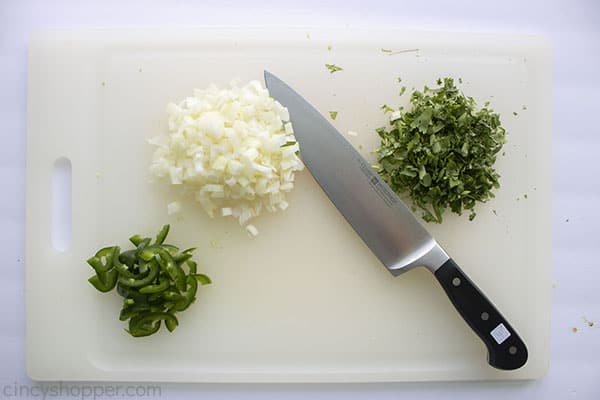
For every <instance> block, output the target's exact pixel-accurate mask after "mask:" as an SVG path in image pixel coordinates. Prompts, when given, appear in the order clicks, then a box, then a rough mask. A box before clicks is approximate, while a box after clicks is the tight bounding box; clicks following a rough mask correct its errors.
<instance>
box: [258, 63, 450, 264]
mask: <svg viewBox="0 0 600 400" xmlns="http://www.w3.org/2000/svg"><path fill="white" fill-rule="evenodd" d="M265 83H266V85H267V88H268V89H269V93H270V95H271V96H272V97H273V98H274V99H275V100H277V101H278V102H280V103H281V104H282V105H283V106H284V107H287V109H288V111H289V113H290V119H291V121H292V125H293V127H294V133H295V136H296V140H297V141H298V144H299V145H300V154H301V156H302V159H303V161H304V163H305V164H306V166H307V167H308V169H309V170H310V172H311V173H312V175H313V176H314V178H315V179H316V181H317V182H318V183H319V185H320V186H321V188H322V189H323V190H324V191H325V193H326V194H327V196H328V197H329V199H330V200H331V201H332V202H333V204H334V205H335V206H336V207H337V209H338V210H339V211H340V212H341V213H342V215H343V216H344V217H345V218H346V220H347V221H348V222H349V223H350V225H352V227H353V228H354V230H355V231H356V232H357V233H358V235H359V236H360V237H361V238H362V240H363V241H364V242H365V243H366V244H367V246H368V247H369V248H370V249H371V251H372V252H373V253H374V254H375V255H376V256H377V258H379V260H380V261H381V262H382V263H383V265H385V266H386V267H387V268H388V270H389V271H390V272H391V273H392V274H394V275H399V274H400V273H402V272H405V271H407V270H409V269H411V268H414V267H418V266H425V267H428V268H429V269H431V270H432V271H435V270H437V269H438V268H439V267H440V266H441V265H442V264H444V262H446V261H447V260H448V259H449V257H448V255H447V254H446V252H445V251H444V250H443V249H442V248H441V247H440V246H439V245H438V244H437V242H436V241H435V240H434V239H433V237H432V236H431V235H430V234H429V233H428V232H427V231H426V230H425V228H424V227H423V226H422V225H421V224H420V223H419V221H418V220H417V219H416V218H415V217H414V216H413V214H412V213H411V212H410V210H409V209H408V207H407V206H406V205H405V204H404V203H403V202H402V200H401V199H400V198H398V196H396V194H395V193H394V192H393V191H392V190H391V189H390V188H389V187H388V185H387V184H386V183H385V182H384V181H383V179H382V178H381V177H380V176H379V175H378V174H377V173H376V172H375V171H374V170H373V169H372V168H371V166H370V165H369V163H368V162H367V161H366V160H365V159H364V158H363V157H362V156H361V155H360V154H359V153H358V151H356V150H355V149H354V147H352V145H351V144H350V143H349V142H348V141H347V140H346V139H345V138H344V137H343V136H342V135H341V134H340V133H339V132H338V131H337V130H336V129H335V128H334V127H333V125H331V123H329V121H328V120H327V119H325V118H324V117H323V116H322V115H321V114H320V113H319V112H318V111H317V110H316V109H315V108H314V107H313V106H311V105H310V104H309V103H308V102H307V101H306V100H304V98H302V97H301V96H300V95H299V94H298V93H296V92H295V91H294V90H293V89H292V88H290V87H289V86H288V85H287V84H285V83H284V82H283V81H281V80H280V79H279V78H277V77H276V76H274V75H273V74H271V73H269V72H267V71H265Z"/></svg>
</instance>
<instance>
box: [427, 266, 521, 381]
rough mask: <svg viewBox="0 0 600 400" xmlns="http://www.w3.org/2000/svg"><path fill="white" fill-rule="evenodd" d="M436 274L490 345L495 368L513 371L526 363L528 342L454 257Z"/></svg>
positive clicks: (491, 359)
mask: <svg viewBox="0 0 600 400" xmlns="http://www.w3.org/2000/svg"><path fill="white" fill-rule="evenodd" d="M435 277H436V278H437V279H438V281H439V282H440V284H441V285H442V287H443V288H444V290H445V291H446V294H447V295H448V298H450V301H452V304H454V307H456V310H457V311H458V312H459V313H460V315H461V316H462V317H463V319H464V320H465V321H466V322H467V324H469V326H470V327H471V329H473V331H474V332H475V333H476V334H477V336H479V337H480V338H481V340H483V343H485V345H486V346H487V349H488V363H489V364H490V365H491V366H492V367H494V368H498V369H505V370H512V369H517V368H520V367H522V366H523V365H525V363H526V362H527V347H526V346H525V343H523V341H522V340H521V338H520V337H519V335H518V334H517V332H516V331H515V330H514V329H513V328H512V326H510V324H509V323H508V322H507V321H506V319H504V317H503V316H502V314H500V312H499V311H498V310H496V307H494V305H493V304H492V303H491V302H490V301H489V300H488V299H487V298H486V297H485V295H484V294H483V293H481V291H480V290H479V289H478V288H477V286H475V284H474V283H473V282H471V280H470V279H469V278H468V277H467V275H465V273H464V272H462V271H461V269H460V268H459V267H458V265H457V264H456V263H455V262H454V261H453V260H452V259H449V260H448V261H446V262H445V263H444V265H442V266H441V267H440V268H438V269H437V271H435Z"/></svg>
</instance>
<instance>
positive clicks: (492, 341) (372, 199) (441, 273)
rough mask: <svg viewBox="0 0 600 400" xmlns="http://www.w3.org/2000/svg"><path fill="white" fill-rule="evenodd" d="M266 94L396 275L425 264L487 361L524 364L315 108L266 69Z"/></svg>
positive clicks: (494, 320)
mask: <svg viewBox="0 0 600 400" xmlns="http://www.w3.org/2000/svg"><path fill="white" fill-rule="evenodd" d="M265 83H266V85H267V88H268V89H269V93H270V95H271V96H272V97H273V98H274V99H275V100H277V101H278V102H279V103H281V104H282V105H283V106H284V107H287V109H288V111H289V113H290V119H291V121H292V125H293V127H294V133H295V136H296V140H297V141H298V144H299V146H300V154H301V155H302V160H303V161H304V163H305V164H306V166H307V167H308V169H309V170H310V172H311V173H312V175H313V176H314V178H315V179H316V181H317V182H318V183H319V185H320V186H321V188H322V189H323V191H325V193H326V194H327V196H328V197H329V199H330V200H331V201H332V202H333V204H334V205H335V206H336V207H337V209H338V210H339V211H340V212H341V213H342V215H343V216H344V218H346V220H347V221H348V222H349V223H350V225H351V226H352V227H353V228H354V230H355V231H356V233H358V235H359V236H360V237H361V238H362V240H363V241H364V242H365V243H366V244H367V246H368V247H369V248H370V249H371V251H372V252H373V253H374V254H375V256H377V258H379V260H380V261H381V262H382V263H383V265H385V266H386V268H387V269H388V270H389V271H390V272H391V273H392V274H393V275H395V276H396V275H400V274H401V273H403V272H406V271H408V270H410V269H412V268H414V267H419V266H424V267H427V268H428V269H429V270H430V271H431V272H432V273H433V274H434V275H435V277H436V278H437V280H438V281H439V283H440V284H441V285H442V288H443V289H444V291H445V292H446V294H447V295H448V298H449V299H450V301H451V302H452V304H454V307H456V310H457V311H458V312H459V313H460V315H461V316H462V317H463V318H464V320H465V321H466V322H467V323H468V324H469V326H470V327H471V328H472V329H473V331H474V332H475V333H476V334H477V335H478V336H479V337H480V338H481V340H482V341H483V342H484V343H485V345H486V347H487V349H488V363H489V364H490V365H491V366H492V367H495V368H498V369H503V370H513V369H517V368H520V367H521V366H523V365H524V364H525V363H526V362H527V347H526V346H525V343H523V341H522V340H521V338H520V337H519V335H518V334H517V332H516V331H515V330H514V329H513V328H512V326H511V325H510V324H509V323H508V322H507V321H506V319H505V318H504V317H503V316H502V314H500V312H499V311H498V310H497V309H496V307H494V305H493V304H492V303H491V302H490V301H489V300H488V299H487V298H486V297H485V295H484V294H483V293H482V292H481V291H480V290H479V289H478V288H477V286H475V284H474V283H473V282H472V281H471V280H470V279H469V278H468V277H467V275H466V274H465V273H464V272H463V271H462V270H461V269H460V268H459V267H458V265H457V264H456V263H455V262H454V261H453V260H452V258H450V257H449V256H448V254H446V252H445V251H444V250H443V249H442V248H441V246H440V245H439V244H438V243H437V242H436V241H435V239H434V238H433V237H432V236H431V235H430V234H429V233H428V232H427V231H426V230H425V228H424V227H423V226H422V225H421V223H420V222H419V221H418V220H417V219H416V218H415V217H414V215H413V214H412V213H411V212H410V210H409V209H408V207H407V206H406V205H405V204H404V203H403V202H402V200H400V199H399V198H398V196H396V194H395V193H394V192H393V191H392V190H391V189H390V188H389V187H388V185H387V184H386V183H385V182H384V181H383V180H382V179H381V177H380V176H379V175H378V174H377V173H376V172H375V171H374V170H373V169H372V168H371V167H370V165H369V163H368V162H367V161H366V160H365V159H364V158H363V157H362V156H361V155H360V154H359V153H358V152H357V151H356V150H355V149H354V147H352V145H351V144H350V143H349V142H348V141H346V139H344V137H343V136H342V135H341V134H340V133H339V132H338V131H337V130H336V129H335V128H334V127H333V125H331V123H329V121H328V120H327V119H325V118H324V117H323V116H322V115H321V114H320V113H319V112H318V111H317V110H316V109H315V108H314V107H313V106H311V105H310V104H309V103H308V102H307V101H306V100H304V99H303V98H302V97H301V96H300V95H299V94H298V93H296V92H295V91H294V90H293V89H292V88H290V87H289V86H288V85H286V84H285V83H284V82H283V81H281V80H280V79H279V78H277V77H276V76H274V75H273V74H271V73H269V72H267V71H265Z"/></svg>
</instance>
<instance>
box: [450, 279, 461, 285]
mask: <svg viewBox="0 0 600 400" xmlns="http://www.w3.org/2000/svg"><path fill="white" fill-rule="evenodd" d="M452 284H453V285H454V286H460V278H459V277H456V278H454V279H452Z"/></svg>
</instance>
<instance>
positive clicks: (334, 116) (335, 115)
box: [329, 111, 338, 120]
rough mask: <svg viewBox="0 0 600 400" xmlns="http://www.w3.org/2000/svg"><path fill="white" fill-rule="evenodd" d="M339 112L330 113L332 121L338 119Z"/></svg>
mask: <svg viewBox="0 0 600 400" xmlns="http://www.w3.org/2000/svg"><path fill="white" fill-rule="evenodd" d="M337 114H338V113H337V111H329V116H330V117H331V119H333V120H335V119H336V118H337Z"/></svg>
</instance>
